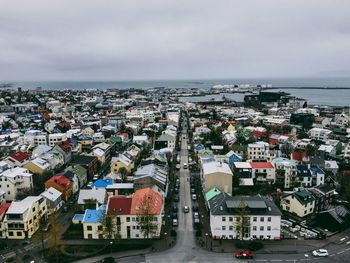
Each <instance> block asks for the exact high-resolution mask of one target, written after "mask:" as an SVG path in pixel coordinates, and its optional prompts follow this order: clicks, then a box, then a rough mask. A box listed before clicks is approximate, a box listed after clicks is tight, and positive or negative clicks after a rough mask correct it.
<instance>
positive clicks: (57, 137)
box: [48, 133, 67, 146]
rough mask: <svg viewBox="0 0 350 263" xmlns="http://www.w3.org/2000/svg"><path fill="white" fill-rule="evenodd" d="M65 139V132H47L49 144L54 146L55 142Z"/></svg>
mask: <svg viewBox="0 0 350 263" xmlns="http://www.w3.org/2000/svg"><path fill="white" fill-rule="evenodd" d="M65 140H67V136H66V134H65V133H53V134H49V143H48V144H49V146H55V144H56V143H58V142H62V141H65Z"/></svg>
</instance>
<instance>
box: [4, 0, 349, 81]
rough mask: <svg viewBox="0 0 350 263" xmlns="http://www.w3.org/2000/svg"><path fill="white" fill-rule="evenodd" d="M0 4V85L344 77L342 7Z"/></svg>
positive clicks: (320, 2)
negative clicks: (330, 74)
mask: <svg viewBox="0 0 350 263" xmlns="http://www.w3.org/2000/svg"><path fill="white" fill-rule="evenodd" d="M0 6H1V8H0V80H38V79H39V80H45V79H48V80H49V79H55V80H60V79H61V80H74V79H79V80H81V79H87V80H95V79H106V80H114V79H165V78H171V79H176V78H180V79H181V78H220V77H225V78H229V77H232V78H235V77H237V78H239V77H284V76H286V77H289V76H314V75H317V74H319V72H334V71H337V72H348V71H349V70H350V66H349V63H348V61H349V59H350V49H349V48H348V47H349V46H350V35H349V28H350V20H349V19H348V13H347V12H348V10H350V2H349V1H342V0H332V1H326V0H308V1H305V0H294V1H290V0H265V1H261V0H249V1H247V0H236V1H232V0H222V1H209V0H208V1H206V0H201V1H200V0H194V1H184V0H177V1H171V0H150V1H142V0H140V1H134V0H129V1H108V0H104V1H101V0H89V1H83V0H79V1H72V0H61V1H58V0H57V1H56V0H51V1H44V0H42V1H39V0H31V1H19V0H12V1H2V0H0Z"/></svg>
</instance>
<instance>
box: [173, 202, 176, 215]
mask: <svg viewBox="0 0 350 263" xmlns="http://www.w3.org/2000/svg"><path fill="white" fill-rule="evenodd" d="M173 212H176V213H177V204H176V203H173Z"/></svg>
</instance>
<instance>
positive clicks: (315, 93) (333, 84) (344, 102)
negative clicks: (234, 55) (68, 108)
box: [3, 78, 350, 106]
mask: <svg viewBox="0 0 350 263" xmlns="http://www.w3.org/2000/svg"><path fill="white" fill-rule="evenodd" d="M3 83H12V84H13V87H14V88H17V87H22V89H23V90H27V89H35V88H36V87H42V88H43V89H45V90H63V89H129V88H137V89H146V88H154V87H166V88H176V89H181V88H202V89H207V88H211V87H212V86H214V85H219V84H222V85H225V84H227V85H229V84H237V85H240V84H249V85H272V86H273V87H281V88H284V89H283V91H285V92H288V93H290V94H291V95H294V96H297V97H300V98H304V99H307V100H308V101H309V103H310V104H314V105H333V106H349V105H350V78H270V79H268V78H260V79H258V78H254V79H211V80H210V79H206V80H147V81H12V82H11V81H9V82H6V81H3ZM288 87H300V88H302V89H285V88H288ZM310 87H328V88H337V87H342V88H349V90H347V89H343V90H331V89H323V90H320V89H319V90H317V89H308V88H310ZM273 91H278V90H273ZM214 96H215V95H214ZM225 96H226V97H230V98H233V99H235V100H237V101H242V100H243V97H244V96H243V95H242V94H229V96H227V95H225ZM210 98H211V97H209V99H210ZM201 99H203V98H201V97H191V100H189V101H196V100H197V101H198V100H201ZM204 99H207V98H204Z"/></svg>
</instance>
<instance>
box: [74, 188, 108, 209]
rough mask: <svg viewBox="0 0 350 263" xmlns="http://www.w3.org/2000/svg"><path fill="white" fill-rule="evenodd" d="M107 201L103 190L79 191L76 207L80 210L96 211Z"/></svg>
mask: <svg viewBox="0 0 350 263" xmlns="http://www.w3.org/2000/svg"><path fill="white" fill-rule="evenodd" d="M106 201H107V192H106V189H105V188H94V189H80V191H79V196H78V206H79V207H80V209H83V210H84V209H88V208H89V209H97V208H98V207H100V206H101V205H103V204H105V203H106Z"/></svg>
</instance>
